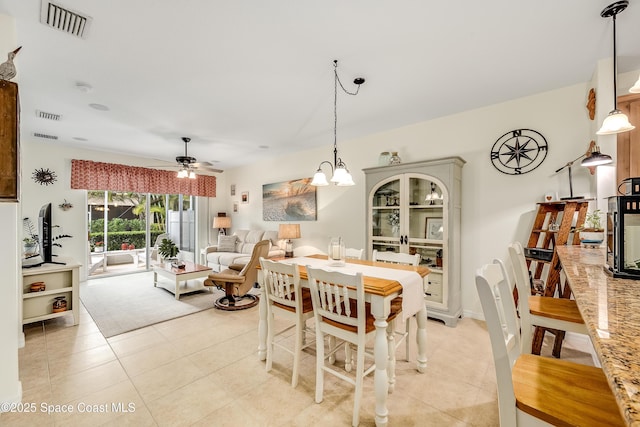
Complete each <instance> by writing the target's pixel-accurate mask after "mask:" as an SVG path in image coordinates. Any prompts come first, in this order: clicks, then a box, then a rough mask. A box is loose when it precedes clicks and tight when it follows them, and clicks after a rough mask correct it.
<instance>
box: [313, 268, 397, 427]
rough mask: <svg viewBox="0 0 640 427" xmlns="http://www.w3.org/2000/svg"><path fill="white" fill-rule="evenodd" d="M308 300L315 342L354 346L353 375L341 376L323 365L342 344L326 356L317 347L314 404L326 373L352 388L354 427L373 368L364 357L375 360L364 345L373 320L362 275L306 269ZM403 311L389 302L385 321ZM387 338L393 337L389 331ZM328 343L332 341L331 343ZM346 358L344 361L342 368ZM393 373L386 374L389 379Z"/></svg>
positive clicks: (391, 366) (370, 335)
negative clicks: (350, 385) (367, 377)
mask: <svg viewBox="0 0 640 427" xmlns="http://www.w3.org/2000/svg"><path fill="white" fill-rule="evenodd" d="M306 268H307V275H308V278H309V286H310V288H311V300H312V303H313V311H314V320H315V325H316V342H317V343H323V342H324V338H325V335H329V336H332V337H335V338H337V339H338V340H340V341H342V342H345V343H347V344H348V345H350V346H355V350H356V366H355V375H354V376H350V375H346V374H344V371H341V370H338V369H337V368H336V367H334V366H333V365H332V364H331V363H330V362H329V364H327V363H325V359H328V358H329V357H330V356H331V355H333V354H335V352H336V351H338V350H339V349H340V348H341V343H340V342H338V341H336V344H335V345H333V346H331V345H330V346H329V348H328V353H327V354H326V355H325V348H324V345H317V346H316V397H315V401H316V403H321V402H322V400H323V394H324V373H325V372H328V373H330V374H332V375H334V376H336V377H337V378H340V379H342V380H344V381H346V382H348V383H350V384H352V385H354V386H355V391H354V402H353V418H352V425H353V426H357V425H358V422H359V417H360V403H361V400H362V388H363V383H364V377H365V376H367V375H369V374H370V373H371V372H373V371H374V370H375V368H376V365H375V361H372V362H371V364H370V365H369V366H368V367H365V357H366V356H368V357H370V358H374V354H373V351H372V349H369V348H367V347H366V343H367V341H368V340H369V339H370V338H373V336H374V335H375V331H376V329H375V326H374V321H375V318H374V317H373V315H372V314H371V305H370V304H369V303H367V302H365V300H364V283H363V281H362V273H357V274H355V275H351V274H345V273H341V272H338V271H326V270H322V269H317V268H311V267H310V266H307V267H306ZM401 310H402V301H400V299H399V298H395V299H394V300H393V301H392V302H391V314H390V315H389V317H388V318H387V321H388V322H390V321H392V320H393V319H395V317H396V316H397V315H398V313H400V311H401ZM387 336H388V337H389V336H392V334H391V333H390V329H389V327H388V328H387ZM330 342H331V341H330ZM393 347H394V348H393V350H392V348H391V346H390V347H389V358H390V359H392V360H390V363H389V367H388V369H389V370H394V369H395V360H394V357H395V356H394V353H395V351H394V350H395V346H393ZM347 361H348V358H347V359H345V364H346V362H347ZM392 375H393V372H389V377H390V378H391V377H392Z"/></svg>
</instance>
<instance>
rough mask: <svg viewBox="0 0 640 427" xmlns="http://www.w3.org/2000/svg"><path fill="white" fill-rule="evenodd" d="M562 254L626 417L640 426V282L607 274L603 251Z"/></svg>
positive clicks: (565, 249)
mask: <svg viewBox="0 0 640 427" xmlns="http://www.w3.org/2000/svg"><path fill="white" fill-rule="evenodd" d="M557 251H558V256H559V257H560V262H561V263H562V268H563V271H564V273H565V274H566V276H567V280H568V282H569V285H570V286H571V290H572V291H573V295H574V297H575V299H576V303H577V305H578V308H579V309H580V313H581V314H582V318H583V319H584V321H585V324H586V325H587V329H588V331H589V335H590V336H591V341H592V342H593V346H594V348H595V350H596V353H597V355H598V358H599V359H600V362H601V363H602V369H603V371H604V373H605V375H606V376H607V378H608V380H609V385H610V386H611V389H612V390H613V392H614V394H615V397H616V400H617V401H618V405H619V406H620V410H621V412H622V414H623V416H624V419H625V421H626V422H627V424H628V425H630V426H640V280H630V279H618V278H614V277H613V276H611V275H610V274H608V273H607V272H606V271H605V267H604V263H605V250H604V249H585V248H581V247H580V246H558V247H557Z"/></svg>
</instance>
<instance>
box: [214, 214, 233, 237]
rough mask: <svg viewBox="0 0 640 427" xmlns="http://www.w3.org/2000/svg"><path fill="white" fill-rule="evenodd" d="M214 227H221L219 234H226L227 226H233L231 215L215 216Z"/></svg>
mask: <svg viewBox="0 0 640 427" xmlns="http://www.w3.org/2000/svg"><path fill="white" fill-rule="evenodd" d="M213 228H219V229H220V231H219V232H218V233H219V234H222V235H226V234H227V232H226V230H225V229H226V228H231V217H229V216H214V217H213Z"/></svg>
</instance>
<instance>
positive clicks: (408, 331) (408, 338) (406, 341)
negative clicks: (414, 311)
mask: <svg viewBox="0 0 640 427" xmlns="http://www.w3.org/2000/svg"><path fill="white" fill-rule="evenodd" d="M413 317H414V316H411V317H410V318H408V319H407V327H406V329H405V333H406V334H407V335H406V336H405V338H404V346H405V350H404V351H405V360H406V361H407V362H409V361H410V356H409V355H410V354H411V353H410V352H409V351H410V350H409V347H410V346H411V319H413Z"/></svg>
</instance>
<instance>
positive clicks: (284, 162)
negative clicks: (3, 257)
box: [216, 83, 595, 317]
mask: <svg viewBox="0 0 640 427" xmlns="http://www.w3.org/2000/svg"><path fill="white" fill-rule="evenodd" d="M588 90H589V85H588V84H587V83H584V84H579V85H575V86H570V87H566V88H563V89H559V90H555V91H551V92H546V93H541V94H537V95H533V96H529V97H526V98H521V99H516V100H513V101H510V102H505V103H502V104H498V105H492V106H488V107H484V108H480V109H477V110H473V111H467V112H464V113H461V114H456V115H453V116H449V117H444V118H441V119H437V120H431V121H428V122H422V123H417V124H414V125H411V126H407V127H403V128H399V129H393V130H389V131H387V132H383V133H379V134H375V135H370V136H367V137H364V138H359V139H356V140H351V141H342V140H340V139H339V141H338V149H339V151H340V153H339V154H340V156H341V157H342V159H343V160H344V161H345V162H346V163H347V165H348V167H349V169H350V171H351V172H352V174H353V176H354V180H355V182H356V185H355V186H353V187H333V186H329V187H320V188H318V193H317V195H318V197H317V199H318V220H317V221H315V222H301V234H302V238H301V239H299V240H297V241H295V242H294V247H300V246H307V245H310V246H315V247H317V248H319V249H320V250H325V249H324V248H325V247H326V245H327V243H328V241H329V237H330V236H342V237H343V238H344V239H345V240H346V243H347V246H353V247H364V244H365V232H366V230H365V204H366V195H365V194H364V173H363V172H362V171H361V170H362V169H363V168H367V167H371V166H375V165H377V161H378V155H379V153H380V152H381V151H391V150H394V151H399V155H400V157H401V158H402V160H403V161H404V162H410V161H418V160H426V159H435V158H440V157H445V156H453V155H457V156H461V157H462V158H463V159H465V160H466V161H467V164H466V165H465V166H464V168H463V185H462V186H463V194H462V210H463V214H462V251H461V253H462V255H461V256H462V260H461V264H462V266H463V267H462V299H463V301H462V305H463V309H464V313H465V315H466V316H474V317H482V315H481V308H480V304H479V301H478V298H477V295H476V291H475V284H474V271H475V269H476V268H478V267H479V266H481V265H482V264H484V263H487V262H490V261H491V260H492V258H494V257H500V258H506V256H507V251H506V248H507V245H508V243H510V242H511V241H514V240H520V241H526V239H527V238H528V236H529V231H530V228H531V224H532V221H533V217H534V214H535V211H536V208H537V206H536V202H538V201H542V196H543V195H544V194H545V193H546V192H548V191H552V192H554V193H555V192H557V193H558V194H559V196H560V197H563V196H568V195H569V180H568V175H567V171H566V170H564V171H562V172H560V173H558V174H555V173H554V171H555V170H556V169H558V168H560V167H561V166H563V165H564V164H566V163H567V162H569V161H571V160H574V159H575V158H576V157H578V156H579V155H580V154H582V153H584V152H585V151H586V149H587V147H588V145H589V141H591V139H594V137H595V135H593V134H592V132H591V126H590V121H589V118H588V113H587V110H586V108H585V105H586V101H587V93H588ZM518 128H530V129H534V130H537V131H538V132H540V133H542V134H543V135H544V136H545V138H546V139H547V141H548V144H549V153H548V156H547V158H546V160H545V161H544V162H543V163H542V165H541V166H540V167H538V168H537V169H535V170H534V171H532V172H530V173H527V174H524V175H520V176H509V175H505V174H502V173H500V172H498V171H497V170H496V169H495V168H494V167H493V166H492V164H491V162H490V159H489V151H490V149H491V147H492V145H493V143H494V142H495V140H496V139H498V138H499V137H500V136H501V135H502V134H504V133H505V132H508V131H510V130H513V129H518ZM338 135H340V129H338ZM331 158H332V147H331V146H327V147H325V148H323V149H316V150H310V151H306V152H302V153H297V154H292V155H289V156H284V157H281V158H278V159H277V160H268V161H264V162H260V163H257V164H253V165H250V166H247V167H242V168H237V169H234V170H230V171H227V172H225V174H224V175H225V177H224V178H225V181H224V182H221V183H220V184H221V185H220V187H219V191H218V194H219V199H218V200H216V203H217V204H218V205H220V204H221V206H223V207H224V210H226V211H227V212H231V211H232V205H233V202H234V201H239V199H240V192H242V191H249V193H250V203H249V204H248V205H243V204H240V205H239V208H240V209H239V212H238V213H237V214H233V213H232V214H231V215H232V218H233V228H234V229H236V228H250V227H260V228H268V229H277V223H272V222H264V221H262V203H261V191H262V184H266V183H272V182H279V181H284V180H289V179H296V178H303V177H310V176H312V175H313V173H314V172H315V170H316V168H317V166H318V164H319V163H320V161H321V160H328V159H331ZM256 177H259V178H258V179H256ZM594 179H595V178H594V177H592V176H591V175H589V173H588V171H587V170H586V169H585V168H581V167H580V166H579V165H578V163H576V165H575V166H574V167H573V181H574V182H573V185H574V195H576V196H578V195H584V196H593V194H592V193H591V191H590V188H591V187H592V183H593V182H594ZM231 184H235V185H236V189H237V192H236V196H235V197H230V196H229V185H231ZM594 187H595V185H594Z"/></svg>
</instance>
